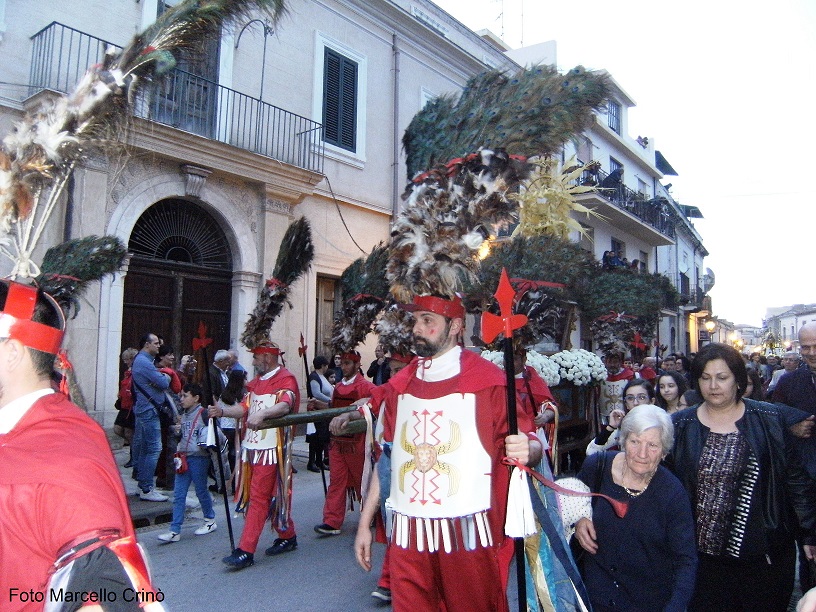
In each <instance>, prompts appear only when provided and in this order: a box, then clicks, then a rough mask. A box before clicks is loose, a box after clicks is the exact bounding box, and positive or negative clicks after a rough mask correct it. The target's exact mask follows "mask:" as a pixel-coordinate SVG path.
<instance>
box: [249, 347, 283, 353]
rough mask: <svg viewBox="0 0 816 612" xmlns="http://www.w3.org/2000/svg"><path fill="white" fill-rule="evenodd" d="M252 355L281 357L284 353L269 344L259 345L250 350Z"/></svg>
mask: <svg viewBox="0 0 816 612" xmlns="http://www.w3.org/2000/svg"><path fill="white" fill-rule="evenodd" d="M252 354H253V355H283V354H284V351H282V350H280V349H279V348H278V347H277V346H272V345H270V344H259V345H258V346H256V347H255V348H254V349H252Z"/></svg>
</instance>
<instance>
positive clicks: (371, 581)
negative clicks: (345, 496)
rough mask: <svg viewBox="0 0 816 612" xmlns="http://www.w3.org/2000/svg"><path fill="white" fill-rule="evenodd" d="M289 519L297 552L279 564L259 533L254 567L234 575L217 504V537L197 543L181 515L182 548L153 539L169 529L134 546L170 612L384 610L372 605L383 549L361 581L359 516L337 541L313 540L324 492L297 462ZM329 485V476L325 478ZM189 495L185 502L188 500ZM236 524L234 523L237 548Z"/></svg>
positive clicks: (268, 535)
mask: <svg viewBox="0 0 816 612" xmlns="http://www.w3.org/2000/svg"><path fill="white" fill-rule="evenodd" d="M295 467H296V468H297V469H298V473H297V474H296V475H295V483H294V500H293V517H294V520H295V525H296V528H297V532H298V548H297V550H295V551H292V552H290V553H286V554H283V555H280V556H278V557H267V556H265V555H264V550H265V549H266V548H267V547H269V546H270V545H271V544H272V541H273V540H274V539H275V537H277V536H276V535H275V534H274V532H271V531H264V533H263V535H262V536H261V540H260V542H259V544H258V551H257V553H256V555H255V565H253V566H251V567H248V568H246V569H243V570H240V571H234V570H230V569H228V568H227V566H226V565H224V564H223V563H222V562H221V558H222V557H224V556H225V555H227V554H229V553H230V544H229V535H228V532H227V525H226V520H225V518H224V504H223V498H222V497H220V496H219V498H218V499H217V500H215V501H216V507H215V509H216V520H217V521H218V529H217V530H216V531H214V532H212V533H210V534H207V535H204V536H196V535H194V533H193V532H194V531H195V529H197V528H198V527H199V526H200V525H201V523H202V514H201V511H200V510H192V511H190V512H188V514H187V519H186V520H185V522H184V525H183V526H182V531H181V540H180V541H179V542H173V543H162V542H159V541H158V540H157V536H158V535H159V534H161V533H164V532H165V531H167V528H168V525H166V524H165V525H161V526H156V527H147V528H142V529H140V530H139V531H138V539H139V541H140V542H141V544H142V545H143V546H144V547H145V548H146V549H147V552H148V554H149V556H150V563H151V569H152V572H153V577H154V581H155V584H156V586H157V587H158V588H159V589H161V591H162V592H163V593H164V595H165V600H164V603H165V605H166V607H167V609H168V610H170V611H171V612H186V611H189V612H193V611H208V610H224V611H231V610H252V609H255V610H287V611H304V612H305V611H311V610H315V611H325V610H331V611H332V612H344V611H352V610H387V609H389V608H390V607H389V606H388V604H384V603H382V602H378V601H377V600H375V599H373V598H372V597H371V591H372V590H373V589H374V588H375V587H376V586H377V579H378V577H379V573H378V572H379V567H380V564H381V563H382V556H383V552H384V546H382V545H376V546H375V550H374V567H375V568H378V569H376V570H372V572H371V573H366V572H365V571H363V569H362V568H360V566H359V565H357V562H356V560H355V559H354V552H353V544H354V534H355V533H356V530H357V522H358V518H359V508H355V511H354V512H351V513H349V514H347V516H346V522H345V524H344V525H343V533H342V534H341V535H338V536H319V535H318V534H317V533H315V532H314V529H313V528H314V526H315V525H317V524H319V523H322V522H323V521H322V511H323V486H322V484H321V478H320V474H315V473H312V472H308V471H307V470H306V464H305V460H304V459H303V458H302V457H298V456H296V458H295ZM327 477H328V474H327ZM194 499H195V494H194V493H193V491H192V487H191V489H190V495H189V496H188V500H194ZM243 523H244V521H243V518H242V517H238V518H233V530H234V533H235V541H236V545H237V542H238V540H239V539H240V536H241V532H242V529H243Z"/></svg>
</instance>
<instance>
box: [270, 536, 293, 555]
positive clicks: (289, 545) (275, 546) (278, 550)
mask: <svg viewBox="0 0 816 612" xmlns="http://www.w3.org/2000/svg"><path fill="white" fill-rule="evenodd" d="M296 548H297V536H295V537H293V538H289V539H285V538H278V539H277V540H275V541H274V542H273V543H272V546H270V547H269V548H267V549H266V554H267V555H269V556H270V557H274V556H275V555H280V554H282V553H286V552H291V551H293V550H295V549H296Z"/></svg>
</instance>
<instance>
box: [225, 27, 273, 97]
mask: <svg viewBox="0 0 816 612" xmlns="http://www.w3.org/2000/svg"><path fill="white" fill-rule="evenodd" d="M253 23H260V24H261V27H263V35H264V44H263V59H262V60H261V94H260V95H259V96H258V99H259V100H260V101H261V102H263V92H264V73H265V72H266V39H267V38H269V37H270V36H272V34H274V33H275V30H273V29H272V24H271V23H269V22H268V21H263V20H261V19H250V20H249V21H247V22H246V24H245V25H244V27H243V28H241V31H240V32H239V33H238V38H237V40H236V41H235V48H236V49H237V48H238V45H239V44H240V42H241V36H243V34H244V30H246V29H247V28H248V27H249V26H251V25H252V24H253Z"/></svg>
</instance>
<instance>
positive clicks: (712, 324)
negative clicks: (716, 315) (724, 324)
mask: <svg viewBox="0 0 816 612" xmlns="http://www.w3.org/2000/svg"><path fill="white" fill-rule="evenodd" d="M705 328H706V331H707V332H708V343H709V344H711V343H712V342H714V339H713V338H712V334H714V330H715V329H717V323H716V322H715V321H714V320H713V319H709V320H708V321H706V322H705Z"/></svg>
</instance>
